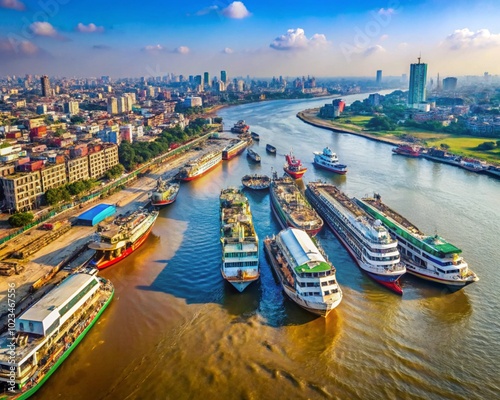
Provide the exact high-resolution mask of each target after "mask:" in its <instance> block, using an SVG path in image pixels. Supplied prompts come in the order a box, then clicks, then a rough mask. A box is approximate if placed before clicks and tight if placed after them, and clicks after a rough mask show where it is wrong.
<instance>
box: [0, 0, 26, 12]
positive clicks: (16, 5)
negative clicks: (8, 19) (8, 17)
mask: <svg viewBox="0 0 500 400" xmlns="http://www.w3.org/2000/svg"><path fill="white" fill-rule="evenodd" d="M0 7H1V8H10V9H11V10H17V11H24V10H26V6H25V5H24V3H23V2H21V1H19V0H0Z"/></svg>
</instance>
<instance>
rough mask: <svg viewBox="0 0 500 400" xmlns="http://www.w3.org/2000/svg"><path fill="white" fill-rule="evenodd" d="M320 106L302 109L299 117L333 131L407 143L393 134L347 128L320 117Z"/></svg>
mask: <svg viewBox="0 0 500 400" xmlns="http://www.w3.org/2000/svg"><path fill="white" fill-rule="evenodd" d="M318 112H319V108H309V109H307V110H304V111H300V112H298V113H297V118H299V119H300V120H302V121H303V122H305V123H306V124H309V125H313V126H316V127H318V128H323V129H329V130H331V131H333V132H339V133H349V134H351V135H356V136H361V137H364V138H366V139H370V140H375V141H377V142H383V143H388V144H393V145H398V144H402V143H405V142H404V141H403V140H401V139H399V138H397V137H395V136H392V135H384V136H379V135H377V134H373V133H368V132H358V131H354V130H350V129H346V128H343V127H339V126H336V125H335V123H333V122H332V121H328V120H325V119H322V118H319V117H318V116H317V115H318Z"/></svg>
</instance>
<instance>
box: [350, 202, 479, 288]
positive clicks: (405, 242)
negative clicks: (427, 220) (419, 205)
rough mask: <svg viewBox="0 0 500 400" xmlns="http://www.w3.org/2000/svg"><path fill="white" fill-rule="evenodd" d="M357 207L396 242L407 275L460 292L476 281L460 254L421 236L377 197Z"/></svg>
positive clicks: (439, 239) (443, 242)
mask: <svg viewBox="0 0 500 400" xmlns="http://www.w3.org/2000/svg"><path fill="white" fill-rule="evenodd" d="M356 203H357V204H358V205H359V206H360V207H361V208H363V209H364V210H365V211H366V212H367V213H369V214H370V215H372V216H373V217H374V218H377V219H379V220H380V221H382V223H383V224H384V225H385V226H386V227H387V228H388V229H389V230H390V232H391V234H392V235H393V236H394V237H395V238H396V239H397V240H398V248H399V251H400V254H401V257H402V259H403V262H404V263H405V265H406V269H407V271H408V272H409V273H411V274H413V275H415V276H418V277H420V278H423V279H426V280H429V281H433V282H436V283H441V284H445V285H447V286H448V287H451V288H460V287H463V286H466V285H469V284H471V283H473V282H476V281H478V280H479V278H478V277H477V275H476V274H475V273H474V272H473V271H471V270H470V269H469V266H468V264H467V263H466V262H465V260H464V259H463V257H461V256H460V253H461V252H462V250H460V249H459V248H458V247H456V246H454V245H453V244H451V243H449V242H447V241H446V240H445V239H444V238H442V237H440V236H438V235H434V236H429V235H425V234H424V233H422V232H421V231H420V230H419V229H418V228H417V227H416V226H415V225H413V224H412V223H411V222H409V221H408V220H407V219H406V218H404V217H403V216H402V215H400V214H398V213H397V212H396V211H394V210H393V209H391V208H390V207H389V206H387V205H386V204H384V203H383V202H382V200H381V197H380V195H377V194H376V195H374V196H373V197H371V198H363V199H361V200H356Z"/></svg>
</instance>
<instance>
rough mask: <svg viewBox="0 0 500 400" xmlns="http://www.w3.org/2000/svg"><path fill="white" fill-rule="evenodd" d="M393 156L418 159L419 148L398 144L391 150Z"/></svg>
mask: <svg viewBox="0 0 500 400" xmlns="http://www.w3.org/2000/svg"><path fill="white" fill-rule="evenodd" d="M392 152H393V153H394V154H400V155H402V156H408V157H420V155H421V153H420V147H418V146H412V145H409V144H400V145H398V147H395V148H393V149H392Z"/></svg>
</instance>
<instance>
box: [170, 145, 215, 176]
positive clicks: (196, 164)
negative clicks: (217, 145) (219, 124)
mask: <svg viewBox="0 0 500 400" xmlns="http://www.w3.org/2000/svg"><path fill="white" fill-rule="evenodd" d="M221 162H222V150H218V151H212V152H208V153H205V154H203V155H202V156H201V157H199V158H197V159H196V160H193V161H190V162H188V163H187V164H185V165H184V167H182V168H181V169H180V170H179V174H178V178H179V179H181V180H183V181H192V180H193V179H196V178H199V177H201V176H203V175H205V174H206V173H208V172H209V171H211V170H212V169H214V168H215V167H216V166H217V165H219V164H220V163H221Z"/></svg>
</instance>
